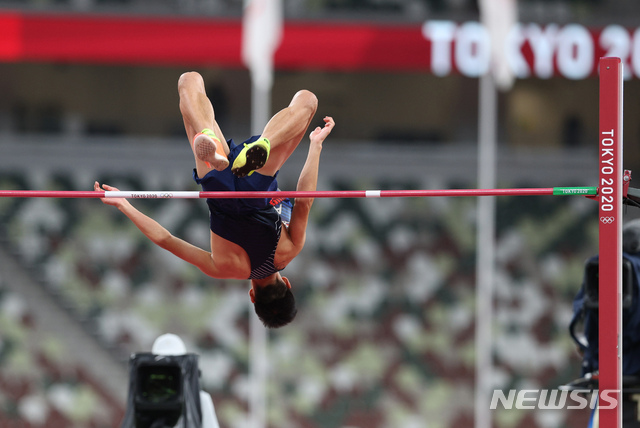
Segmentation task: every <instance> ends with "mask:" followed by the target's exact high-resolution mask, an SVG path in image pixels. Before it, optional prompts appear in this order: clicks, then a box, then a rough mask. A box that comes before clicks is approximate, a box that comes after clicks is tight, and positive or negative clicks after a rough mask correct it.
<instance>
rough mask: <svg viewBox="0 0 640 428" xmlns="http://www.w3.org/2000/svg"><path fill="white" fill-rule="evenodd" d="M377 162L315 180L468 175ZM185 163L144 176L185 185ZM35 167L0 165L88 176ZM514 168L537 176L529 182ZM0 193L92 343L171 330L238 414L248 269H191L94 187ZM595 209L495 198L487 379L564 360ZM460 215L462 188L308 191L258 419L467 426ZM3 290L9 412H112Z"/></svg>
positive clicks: (502, 423) (193, 234)
mask: <svg viewBox="0 0 640 428" xmlns="http://www.w3.org/2000/svg"><path fill="white" fill-rule="evenodd" d="M424 156H425V157H427V154H426V153H424ZM380 172H381V173H382V172H383V171H380ZM380 175H381V176H380V177H377V178H371V177H369V178H364V179H361V180H337V181H336V180H332V179H331V178H329V179H323V180H322V186H323V188H325V189H327V188H331V189H337V190H339V189H345V188H351V189H353V188H381V189H385V188H433V187H434V186H436V185H440V187H445V188H448V187H461V186H465V185H466V186H467V187H468V185H470V184H472V183H468V174H461V176H462V178H461V179H459V180H447V181H446V182H444V183H443V182H434V181H433V180H430V179H428V178H426V177H425V178H421V177H419V176H410V177H407V178H404V179H398V178H383V175H384V174H380ZM464 176H467V178H464ZM329 177H331V175H329ZM97 178H98V179H99V180H100V181H101V182H107V183H111V184H113V185H116V186H119V187H120V188H123V189H143V188H144V187H145V186H144V182H143V179H142V178H141V176H140V175H139V174H137V173H136V172H135V171H131V173H130V174H125V175H112V176H103V177H97ZM185 178H186V179H185V180H184V181H183V182H180V181H176V180H175V179H171V180H167V181H166V182H159V183H155V184H154V187H158V188H164V189H172V190H189V189H193V188H192V184H191V183H190V182H189V180H188V177H185ZM36 181H37V183H34V180H33V177H31V178H28V177H25V176H18V175H11V174H7V175H1V176H0V183H1V184H2V188H5V189H10V188H22V189H24V188H33V187H34V185H37V186H38V188H40V189H67V190H80V189H82V188H83V186H85V184H83V183H79V182H77V180H76V178H74V175H73V174H66V175H65V174H63V173H59V172H56V173H51V174H47V173H46V171H43V172H42V174H41V176H40V177H39V178H38V179H37V180H36ZM516 184H519V185H520V184H521V185H528V186H530V187H536V186H535V184H536V183H535V182H534V181H527V182H520V183H516ZM0 203H2V206H1V210H0V216H1V219H2V225H3V228H2V236H3V240H2V242H3V245H4V246H6V247H7V248H8V249H10V250H11V251H12V252H13V253H15V254H16V255H17V256H18V257H19V260H20V263H21V264H23V265H24V267H25V268H27V269H28V270H29V271H30V272H31V274H32V275H34V276H36V277H38V278H40V279H41V280H43V281H44V282H43V283H44V284H45V286H46V288H47V289H48V291H49V292H50V293H52V295H54V296H56V300H57V301H58V302H60V303H61V304H62V305H63V306H64V307H65V308H68V312H69V313H70V314H73V316H74V317H75V318H76V319H77V321H78V322H80V323H83V324H84V325H86V326H87V328H88V329H89V330H90V331H93V332H94V334H95V335H96V337H98V338H99V340H100V341H101V342H102V343H104V344H105V352H114V353H115V354H116V355H117V356H118V358H121V359H122V361H123V364H124V361H125V359H126V357H127V356H128V355H129V354H130V353H131V352H136V351H140V350H147V349H150V346H151V343H152V342H153V340H154V339H155V338H156V337H157V336H158V335H160V334H162V333H163V332H166V331H170V332H173V333H176V334H179V335H180V336H181V337H183V338H184V339H185V341H186V342H187V343H188V348H189V349H192V350H193V351H194V352H196V353H198V354H199V355H200V356H201V360H200V361H201V370H202V374H203V383H204V387H205V388H206V389H207V390H208V391H209V392H210V393H211V395H212V396H213V399H214V402H215V404H216V409H217V412H218V418H219V420H220V422H221V424H222V426H225V427H238V428H239V427H242V426H244V424H245V423H246V418H247V414H246V411H247V388H248V374H247V364H248V359H249V352H250V350H249V345H248V316H249V314H251V316H253V314H252V313H251V312H250V308H249V305H248V296H247V290H248V286H247V284H246V283H245V282H242V281H220V280H211V279H209V278H206V277H204V276H203V275H202V274H201V273H200V272H199V271H197V269H195V268H192V267H191V266H190V265H188V264H186V263H184V262H182V261H180V260H178V259H176V258H174V257H172V256H171V255H170V254H168V253H165V252H163V251H162V250H159V249H157V248H154V247H153V246H152V245H151V244H149V243H148V242H147V241H146V240H145V239H144V238H143V237H142V235H141V234H140V233H139V232H138V231H137V229H135V227H133V226H132V225H131V224H130V223H129V222H128V221H127V220H126V218H124V217H123V216H122V215H121V214H120V213H119V212H118V211H117V210H115V209H113V208H111V207H107V206H104V205H103V204H101V203H100V202H99V201H97V200H92V199H73V200H72V199H4V200H0ZM135 203H136V205H137V206H138V207H139V208H140V209H142V210H143V211H144V212H146V213H148V214H150V215H151V216H152V217H154V218H156V219H157V220H158V221H160V223H162V224H163V225H165V226H166V227H167V228H168V229H169V230H171V231H172V232H173V233H174V234H176V235H178V236H181V237H183V238H185V239H187V240H189V241H190V242H192V243H194V244H196V245H201V246H204V247H206V246H208V237H207V230H208V224H207V211H206V207H205V204H204V203H203V201H198V200H187V201H185V200H168V201H154V200H140V201H136V202H135ZM595 212H596V204H594V203H593V202H591V201H589V200H587V199H586V198H577V199H576V198H567V199H564V198H553V197H531V198H529V197H526V198H517V197H504V198H499V202H498V219H497V221H498V223H497V224H498V248H497V257H498V271H497V288H496V295H495V304H496V319H495V350H494V354H495V362H496V367H495V387H496V388H498V389H508V388H554V387H556V386H557V385H559V384H562V383H564V382H567V381H568V380H570V379H571V378H573V377H575V376H576V374H577V373H578V365H579V363H578V359H577V356H576V355H574V354H575V351H574V349H573V345H572V343H571V339H570V338H569V336H568V334H566V326H567V325H568V321H569V318H570V316H571V300H572V297H573V294H574V293H575V291H576V289H577V287H578V285H579V281H580V279H581V275H582V269H583V262H584V260H585V259H586V258H587V257H588V256H589V255H590V254H592V253H593V252H594V248H595V247H596V244H595V242H596V241H597V222H596V220H595ZM474 222H475V200H474V199H473V198H431V199H425V198H422V199H387V200H353V199H319V200H317V201H316V203H315V204H314V208H313V211H312V217H311V224H310V228H309V232H308V241H307V245H306V247H305V251H303V253H302V254H301V256H300V257H299V258H298V259H296V261H295V262H294V263H292V264H291V265H290V266H289V267H288V268H287V269H286V270H285V274H286V275H287V276H289V278H290V279H291V281H292V283H293V284H294V287H295V290H296V295H297V299H298V301H299V305H300V313H299V315H298V317H297V319H296V320H295V322H294V325H293V326H290V327H288V328H284V329H282V330H280V331H274V332H271V333H270V338H271V339H270V350H271V355H270V375H269V376H270V379H271V382H270V383H269V387H268V400H269V421H270V423H271V424H272V425H273V426H279V427H292V428H293V427H336V426H357V427H364V426H366V427H374V428H375V427H381V428H382V427H409V428H410V427H419V426H424V425H421V424H422V422H423V421H425V420H428V421H430V423H431V424H433V426H447V427H467V426H469V425H470V424H471V423H472V420H473V382H474V355H475V351H474V326H475V315H474V313H475V295H474V287H475V286H474V275H475V227H474ZM5 280H6V279H5ZM0 298H1V300H0V304H1V305H2V308H3V310H2V311H0V314H1V316H2V320H3V323H7V325H8V328H7V331H8V332H9V333H8V334H7V335H6V336H5V337H3V342H2V345H3V346H2V351H3V352H1V353H0V356H2V364H1V365H0V379H2V380H3V381H2V383H0V396H1V397H4V398H3V405H4V408H5V409H6V410H5V412H4V414H5V416H4V417H5V418H7V417H8V418H11V417H12V415H14V416H15V417H18V418H19V417H24V420H27V421H33V422H32V423H33V425H31V426H47V427H57V426H78V427H80V426H89V425H86V424H87V423H89V422H87V421H88V420H89V421H91V422H90V424H92V425H90V426H96V427H102V426H105V427H106V426H113V424H112V422H113V419H109V418H114V414H116V415H117V414H118V412H119V411H120V410H121V408H120V407H118V406H117V405H116V404H114V409H117V410H115V411H114V412H115V413H111V412H105V409H104V407H102V406H100V405H96V404H95V403H96V402H99V401H100V400H110V402H113V401H115V400H113V399H112V398H108V397H105V396H104V394H103V392H102V391H101V390H100V389H99V387H98V386H97V385H95V383H91V382H86V381H87V379H90V376H89V375H88V374H86V373H79V372H78V371H77V370H75V369H74V368H73V367H71V368H69V367H65V365H64V363H63V362H64V354H63V353H62V351H61V350H60V349H59V346H58V347H56V337H49V338H47V340H46V341H44V342H40V341H39V339H38V333H37V332H31V331H30V330H29V302H25V301H23V300H21V299H20V296H16V295H15V293H2V294H1V295H0ZM59 334H60V335H63V334H64V332H62V331H61V332H59ZM43 390H44V391H47V393H45V394H44V395H42V394H43V393H42V391H43ZM34 394H35V395H36V396H35V397H34V396H33V395H34ZM97 397H98V398H97ZM56 400H61V401H62V400H86V401H87V403H88V404H87V405H86V406H85V405H84V404H83V406H82V409H83V411H82V412H80V414H73V413H64V409H61V408H60V406H62V405H61V404H59V402H58V401H56ZM65 403H69V401H65ZM74 403H75V401H74ZM83 403H84V401H83ZM445 404H446V405H445ZM71 407H73V408H76V407H75V406H71ZM43 409H47V410H43ZM25 412H26V413H25ZM25 414H28V415H29V418H26V417H25V416H24V415H25ZM585 417H586V416H585V415H584V414H580V415H578V414H577V411H575V410H574V411H558V412H554V413H553V414H552V415H549V414H548V412H547V413H545V412H533V411H532V412H526V411H521V412H517V415H514V414H513V413H509V412H507V411H503V412H500V411H498V413H496V418H495V419H496V423H497V426H499V427H517V426H518V427H522V426H527V427H547V426H567V427H578V426H583V425H582V423H583V422H584V420H585ZM105 418H106V419H105ZM41 421H45V422H42V424H41V425H38V423H39V422H41ZM60 421H64V422H60ZM74 423H75V424H76V425H72V424H74ZM83 424H85V425H83Z"/></svg>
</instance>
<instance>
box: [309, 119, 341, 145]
mask: <svg viewBox="0 0 640 428" xmlns="http://www.w3.org/2000/svg"><path fill="white" fill-rule="evenodd" d="M335 124H336V123H335V122H334V121H333V118H332V117H331V116H325V118H324V127H322V128H320V127H319V126H318V127H317V128H316V129H314V130H313V131H311V134H310V135H309V139H310V140H311V143H312V144H320V145H322V142H323V141H324V139H325V138H327V137H328V136H329V134H331V130H332V129H333V127H334V126H335Z"/></svg>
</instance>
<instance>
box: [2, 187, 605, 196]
mask: <svg viewBox="0 0 640 428" xmlns="http://www.w3.org/2000/svg"><path fill="white" fill-rule="evenodd" d="M597 194H598V188H597V187H546V188H520V189H444V190H328V191H321V190H315V191H271V192H198V191H177V192H172V191H120V190H119V191H114V190H107V191H104V190H98V191H94V190H92V191H76V190H0V197H5V198H127V199H199V198H211V199H238V198H243V199H244V198H402V197H409V198H410V197H434V196H502V195H556V196H563V195H566V196H569V195H582V196H596V195H597Z"/></svg>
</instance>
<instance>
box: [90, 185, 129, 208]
mask: <svg viewBox="0 0 640 428" xmlns="http://www.w3.org/2000/svg"><path fill="white" fill-rule="evenodd" d="M93 190H95V191H101V190H106V191H110V190H113V191H116V192H117V191H118V189H117V188H115V187H113V186H109V185H108V184H103V185H102V187H100V183H98V182H97V181H96V182H95V183H93ZM100 200H101V201H102V202H104V203H105V204H107V205H113V206H114V207H118V208H119V207H121V206H122V205H123V204H125V203H127V202H128V201H127V200H126V199H125V198H100Z"/></svg>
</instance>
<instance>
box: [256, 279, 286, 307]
mask: <svg viewBox="0 0 640 428" xmlns="http://www.w3.org/2000/svg"><path fill="white" fill-rule="evenodd" d="M274 278H275V281H274V282H276V281H280V280H281V281H282V282H284V283H285V284H286V285H287V287H289V288H291V282H289V278H287V277H286V276H282V275H280V272H277V273H276V276H275V277H274ZM265 285H268V284H262V285H259V284H257V283H256V281H255V280H254V279H252V280H251V289H249V297H250V298H251V303H255V302H256V294H255V291H254V289H255V288H256V287H264V286H265Z"/></svg>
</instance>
